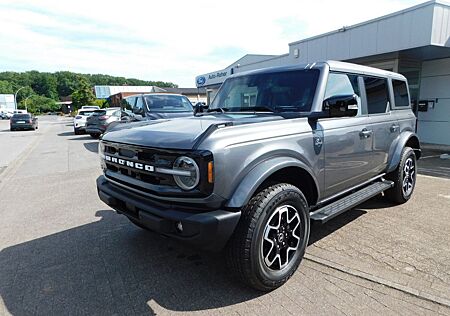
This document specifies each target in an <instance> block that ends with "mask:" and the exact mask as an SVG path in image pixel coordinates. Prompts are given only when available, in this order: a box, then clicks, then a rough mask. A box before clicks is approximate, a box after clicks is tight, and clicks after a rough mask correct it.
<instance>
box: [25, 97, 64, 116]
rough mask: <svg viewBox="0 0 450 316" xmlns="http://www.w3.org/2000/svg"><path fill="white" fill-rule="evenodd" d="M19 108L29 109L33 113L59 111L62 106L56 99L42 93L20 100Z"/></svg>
mask: <svg viewBox="0 0 450 316" xmlns="http://www.w3.org/2000/svg"><path fill="white" fill-rule="evenodd" d="M18 108H19V109H25V108H26V109H27V110H28V112H30V113H33V114H38V113H45V112H53V111H59V110H60V106H59V105H58V104H56V102H55V100H53V99H51V98H47V97H44V96H40V95H32V96H31V97H29V98H27V99H24V100H22V101H20V103H19V104H18Z"/></svg>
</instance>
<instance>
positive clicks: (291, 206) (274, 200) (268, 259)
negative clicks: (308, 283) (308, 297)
mask: <svg viewBox="0 0 450 316" xmlns="http://www.w3.org/2000/svg"><path fill="white" fill-rule="evenodd" d="M309 227H310V222H309V209H308V205H307V203H306V199H305V197H304V195H303V194H302V192H301V191H300V190H299V189H298V188H297V187H295V186H293V185H290V184H276V185H273V186H270V187H268V188H267V189H265V190H263V191H261V192H260V193H258V194H257V195H255V196H254V197H253V198H252V199H251V200H250V202H249V203H248V204H247V206H246V207H245V208H244V209H243V211H242V216H241V219H240V221H239V223H238V226H237V227H236V230H235V232H234V234H233V236H232V237H231V240H230V241H229V243H228V245H227V252H228V254H227V259H228V263H229V265H230V268H231V269H232V270H233V271H234V273H235V274H236V276H237V277H238V278H239V279H240V280H242V281H243V282H244V283H246V284H248V285H249V286H251V287H253V288H255V289H258V290H261V291H271V290H273V289H275V288H277V287H279V286H281V285H283V284H284V283H285V282H286V281H287V280H288V279H289V278H290V277H291V276H292V274H293V273H294V272H295V270H296V269H297V267H298V265H299V264H300V261H301V260H302V258H303V255H304V253H305V249H306V245H307V243H308V239H309Z"/></svg>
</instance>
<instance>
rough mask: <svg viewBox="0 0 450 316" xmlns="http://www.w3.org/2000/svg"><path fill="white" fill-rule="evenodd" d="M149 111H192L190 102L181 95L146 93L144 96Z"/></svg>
mask: <svg viewBox="0 0 450 316" xmlns="http://www.w3.org/2000/svg"><path fill="white" fill-rule="evenodd" d="M144 98H145V102H146V103H147V109H148V111H149V112H160V113H165V112H168V113H173V112H192V111H193V108H192V104H191V102H190V101H189V99H188V98H186V97H185V96H181V95H146V96H144Z"/></svg>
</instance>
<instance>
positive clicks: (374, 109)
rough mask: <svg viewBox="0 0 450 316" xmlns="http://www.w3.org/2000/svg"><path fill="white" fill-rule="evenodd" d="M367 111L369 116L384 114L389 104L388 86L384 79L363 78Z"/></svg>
mask: <svg viewBox="0 0 450 316" xmlns="http://www.w3.org/2000/svg"><path fill="white" fill-rule="evenodd" d="M364 85H365V87H366V96H367V110H368V112H369V114H379V113H386V110H387V108H388V103H389V94H388V85H387V80H386V79H380V78H373V77H365V78H364Z"/></svg>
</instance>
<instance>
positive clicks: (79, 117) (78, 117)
mask: <svg viewBox="0 0 450 316" xmlns="http://www.w3.org/2000/svg"><path fill="white" fill-rule="evenodd" d="M75 118H76V119H77V120H79V119H81V118H83V117H82V116H79V115H77V116H75Z"/></svg>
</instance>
